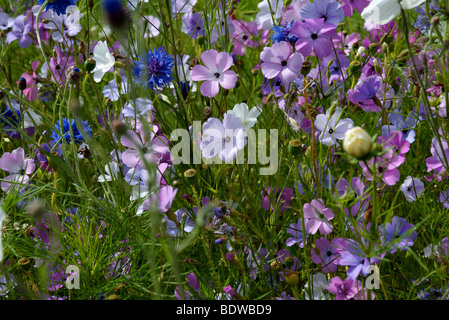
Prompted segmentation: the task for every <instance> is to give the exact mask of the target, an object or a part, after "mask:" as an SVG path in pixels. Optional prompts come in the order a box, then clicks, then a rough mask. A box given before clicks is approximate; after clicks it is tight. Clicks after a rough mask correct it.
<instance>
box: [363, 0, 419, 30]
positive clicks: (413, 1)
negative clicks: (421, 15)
mask: <svg viewBox="0 0 449 320" xmlns="http://www.w3.org/2000/svg"><path fill="white" fill-rule="evenodd" d="M424 2H426V0H402V1H400V0H373V1H371V3H370V4H369V5H368V6H367V7H366V8H365V9H363V11H362V17H363V19H365V21H366V22H368V23H373V24H378V25H384V24H386V23H388V22H390V21H391V20H393V19H394V18H396V16H398V15H399V14H400V13H401V6H402V8H403V9H413V8H415V7H417V6H419V5H421V4H423V3H424Z"/></svg>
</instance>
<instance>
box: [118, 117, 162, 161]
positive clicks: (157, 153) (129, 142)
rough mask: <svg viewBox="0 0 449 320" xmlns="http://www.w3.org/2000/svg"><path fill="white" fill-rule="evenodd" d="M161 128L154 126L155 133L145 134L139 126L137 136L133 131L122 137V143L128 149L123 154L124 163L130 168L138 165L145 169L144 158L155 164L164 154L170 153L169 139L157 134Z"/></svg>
mask: <svg viewBox="0 0 449 320" xmlns="http://www.w3.org/2000/svg"><path fill="white" fill-rule="evenodd" d="M158 131H159V128H158V127H157V126H156V125H153V131H151V132H145V130H144V128H143V127H142V125H140V126H139V125H138V126H137V132H138V133H139V134H137V133H136V132H134V131H133V130H128V131H127V134H126V135H124V136H122V138H121V142H122V144H123V145H124V146H125V147H128V148H129V149H126V150H125V151H124V152H123V154H122V161H123V163H124V164H126V165H127V166H128V167H133V168H135V167H136V166H137V165H139V166H140V167H142V168H144V167H145V163H144V161H143V159H142V156H141V154H140V153H141V152H142V153H143V158H145V159H146V161H148V162H149V163H151V162H155V161H156V160H157V159H159V158H161V157H162V156H163V155H164V154H166V153H167V152H169V151H170V149H169V148H168V143H169V141H168V139H167V137H165V136H164V135H160V134H157V133H158Z"/></svg>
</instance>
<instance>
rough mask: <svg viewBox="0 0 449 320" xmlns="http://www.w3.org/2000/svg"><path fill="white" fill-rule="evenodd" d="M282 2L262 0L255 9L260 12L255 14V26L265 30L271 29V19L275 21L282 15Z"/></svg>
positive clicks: (278, 0) (279, 0)
mask: <svg viewBox="0 0 449 320" xmlns="http://www.w3.org/2000/svg"><path fill="white" fill-rule="evenodd" d="M283 4H284V2H283V1H282V0H263V1H262V2H260V3H259V4H258V5H257V7H258V8H259V9H260V11H259V12H258V13H257V14H256V21H257V24H258V25H259V26H260V25H262V26H263V28H265V29H266V30H270V29H271V28H272V27H273V19H274V21H276V20H277V19H279V18H280V17H281V15H282V7H283Z"/></svg>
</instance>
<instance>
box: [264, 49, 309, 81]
mask: <svg viewBox="0 0 449 320" xmlns="http://www.w3.org/2000/svg"><path fill="white" fill-rule="evenodd" d="M292 51H293V48H292V46H291V45H290V43H288V42H286V41H281V42H277V43H275V44H273V45H272V46H271V47H265V48H264V49H263V51H262V53H261V54H260V60H262V64H261V65H260V68H261V70H262V73H263V75H264V76H265V77H266V78H267V79H273V78H275V77H278V78H279V79H280V80H281V81H282V82H283V83H284V85H285V86H287V85H288V84H289V83H291V82H293V81H295V80H296V79H297V78H298V75H299V72H300V71H301V68H302V63H303V61H304V57H303V56H302V54H300V53H299V52H295V53H293V54H292Z"/></svg>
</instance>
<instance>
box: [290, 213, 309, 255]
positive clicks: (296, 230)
mask: <svg viewBox="0 0 449 320" xmlns="http://www.w3.org/2000/svg"><path fill="white" fill-rule="evenodd" d="M287 232H288V233H289V234H290V235H292V237H290V238H288V239H287V242H286V243H285V244H286V245H287V247H291V246H293V245H294V244H296V243H297V244H298V246H299V247H300V248H303V246H304V243H303V230H302V220H301V219H299V220H298V222H297V223H291V224H290V226H289V227H288V228H287ZM308 237H309V235H308V234H306V241H307V238H308Z"/></svg>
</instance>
